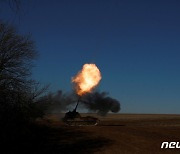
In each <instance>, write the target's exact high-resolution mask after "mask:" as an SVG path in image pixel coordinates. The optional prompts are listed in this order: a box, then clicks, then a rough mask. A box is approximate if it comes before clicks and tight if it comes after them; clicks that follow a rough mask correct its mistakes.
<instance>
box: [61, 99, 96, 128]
mask: <svg viewBox="0 0 180 154" xmlns="http://www.w3.org/2000/svg"><path fill="white" fill-rule="evenodd" d="M78 104H79V101H78V102H77V105H76V107H75V109H74V110H73V111H69V112H67V113H66V114H65V116H64V118H63V122H64V123H65V124H67V125H69V126H92V125H97V124H98V123H99V119H98V118H95V117H92V116H86V117H81V115H80V114H79V112H77V111H76V109H77V106H78Z"/></svg>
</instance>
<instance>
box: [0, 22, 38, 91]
mask: <svg viewBox="0 0 180 154" xmlns="http://www.w3.org/2000/svg"><path fill="white" fill-rule="evenodd" d="M36 56H37V52H36V51H35V47H34V43H33V41H32V40H31V39H30V38H29V37H28V36H21V35H19V34H17V32H16V30H15V29H14V28H13V27H12V26H10V25H8V24H4V23H0V89H1V90H2V89H6V90H17V91H19V90H21V89H23V91H24V90H25V87H26V88H28V87H27V86H28V85H30V83H29V82H30V80H28V78H29V77H30V75H31V68H32V64H33V63H32V62H33V60H34V58H35V57H36Z"/></svg>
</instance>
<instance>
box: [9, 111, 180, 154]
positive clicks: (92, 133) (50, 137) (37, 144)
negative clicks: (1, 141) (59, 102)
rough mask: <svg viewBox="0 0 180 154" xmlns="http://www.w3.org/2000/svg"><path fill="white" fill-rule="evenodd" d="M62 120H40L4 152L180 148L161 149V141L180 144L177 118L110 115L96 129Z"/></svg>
mask: <svg viewBox="0 0 180 154" xmlns="http://www.w3.org/2000/svg"><path fill="white" fill-rule="evenodd" d="M86 115H87V114H83V116H86ZM93 116H96V115H93ZM61 117H62V115H49V116H47V117H46V118H44V120H39V121H38V126H32V128H31V129H30V130H31V133H26V134H25V135H24V136H23V137H20V138H19V140H20V141H18V142H17V143H14V146H12V145H10V143H9V148H10V150H9V149H7V151H6V152H7V153H8V152H10V151H11V153H14V152H16V153H50V154H51V153H52V154H53V153H59V154H61V153H71V154H72V153H105V154H119V153H122V154H124V153H142V154H144V153H180V149H161V148H160V147H161V143H162V142H163V141H179V142H180V115H150V114H109V115H108V116H107V117H103V118H101V117H99V118H100V120H101V123H100V124H99V125H98V126H79V127H77V126H76V127H75V126H65V125H64V124H63V123H62V122H61V121H59V119H61ZM96 117H97V116H96ZM12 143H13V140H12ZM12 151H13V152H12Z"/></svg>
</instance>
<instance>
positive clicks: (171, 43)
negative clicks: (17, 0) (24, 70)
mask: <svg viewBox="0 0 180 154" xmlns="http://www.w3.org/2000/svg"><path fill="white" fill-rule="evenodd" d="M0 19H3V20H5V21H8V22H9V23H12V24H14V25H16V27H17V28H18V30H19V32H20V33H22V34H29V33H30V34H31V35H32V38H33V39H34V40H35V42H36V46H37V50H38V51H39V53H40V57H39V59H38V60H37V61H36V67H35V68H34V70H33V77H34V78H35V79H37V80H39V81H40V82H42V83H51V84H52V86H51V89H52V90H57V89H62V90H65V91H66V92H68V91H71V89H72V84H71V77H72V76H74V75H75V74H76V73H77V71H79V70H80V69H81V67H82V65H83V64H84V63H91V62H93V63H96V64H97V66H98V67H99V68H100V70H101V72H102V77H103V78H102V81H101V83H100V86H99V87H98V89H99V90H100V91H108V92H109V93H110V95H111V96H113V97H115V98H117V99H119V100H120V101H121V106H122V110H121V112H125V113H127V112H128V113H180V1H179V0H161V1H160V0H149V1H144V0H141V1H140V0H136V1H135V0H119V1H118V0H82V1H79V0H61V1H58V0H52V1H50V0H49V1H48V0H37V1H35V0H32V1H29V2H28V1H22V5H21V9H20V11H19V12H17V13H15V12H13V11H12V10H11V9H10V8H9V6H8V5H7V4H5V3H0Z"/></svg>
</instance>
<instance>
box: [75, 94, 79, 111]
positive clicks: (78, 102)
mask: <svg viewBox="0 0 180 154" xmlns="http://www.w3.org/2000/svg"><path fill="white" fill-rule="evenodd" d="M79 102H80V97H79V98H78V101H77V104H76V107H75V108H74V111H76V110H77V107H78V105H79Z"/></svg>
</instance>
